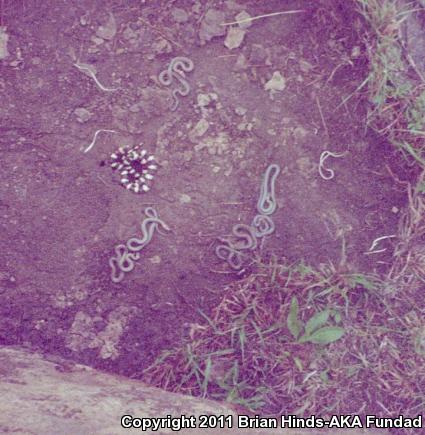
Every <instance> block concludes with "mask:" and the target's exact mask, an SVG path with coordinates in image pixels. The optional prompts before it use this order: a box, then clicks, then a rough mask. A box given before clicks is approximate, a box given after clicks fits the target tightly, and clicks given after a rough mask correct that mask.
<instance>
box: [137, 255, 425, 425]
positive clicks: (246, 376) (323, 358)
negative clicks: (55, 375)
mask: <svg viewBox="0 0 425 435" xmlns="http://www.w3.org/2000/svg"><path fill="white" fill-rule="evenodd" d="M385 289H386V286H385V285H384V283H383V282H381V281H380V280H379V279H378V277H376V276H365V275H361V274H356V275H353V274H341V273H338V272H337V271H335V270H334V269H333V268H329V269H328V270H326V271H325V270H324V271H322V272H318V271H314V270H313V269H311V268H308V267H306V266H304V265H302V264H300V265H297V266H291V267H289V266H285V265H283V264H277V263H276V262H272V263H271V264H269V265H261V266H260V268H259V270H258V271H257V273H254V274H252V275H250V276H249V277H247V278H245V279H243V280H240V281H237V282H235V283H233V284H232V285H230V286H228V287H227V288H226V289H225V294H224V296H223V299H222V301H221V303H220V304H219V305H218V306H217V308H216V309H215V310H213V313H212V316H211V318H210V319H208V320H207V321H206V322H205V324H203V325H194V327H193V330H192V334H191V338H190V340H187V342H186V343H185V344H184V345H183V346H181V347H179V348H177V349H175V350H173V351H169V352H166V353H164V354H163V355H162V356H161V357H160V358H159V359H158V360H157V361H156V363H154V364H153V365H152V366H150V367H149V368H147V369H146V370H145V371H144V376H143V380H144V381H146V382H148V383H149V384H152V385H156V386H158V387H161V388H164V389H167V390H170V391H174V392H180V393H184V394H190V395H193V396H199V397H208V398H212V399H219V400H223V401H229V402H232V403H236V404H239V405H243V406H245V407H246V408H248V409H250V410H256V412H257V413H260V414H261V415H276V416H277V415H281V414H297V415H303V414H305V415H311V414H318V415H322V416H326V415H331V414H335V413H336V414H344V413H359V414H362V413H364V414H366V413H373V412H377V413H378V414H382V413H383V412H384V411H383V410H388V413H387V411H385V413H386V414H388V415H398V413H400V412H401V411H403V413H404V414H405V415H415V412H418V411H419V409H420V407H421V406H423V405H424V404H425V396H424V391H423V387H424V385H421V381H420V380H421V379H425V366H424V364H423V362H422V363H421V359H422V358H423V355H421V352H425V343H422V344H421V341H420V340H422V339H421V338H418V337H423V334H424V324H423V319H422V318H421V316H420V311H419V310H418V311H415V310H413V311H412V305H411V299H410V298H405V295H403V297H401V296H400V295H396V296H394V295H392V294H389V293H388V292H385ZM294 296H296V298H297V299H298V300H299V301H302V302H301V303H300V308H299V320H300V323H301V324H303V325H304V326H306V323H307V321H308V319H310V318H311V317H312V316H313V315H314V314H315V313H319V312H323V311H324V310H328V311H329V313H330V316H329V320H328V321H327V324H328V325H337V324H338V325H339V327H343V328H344V330H345V334H344V335H343V337H342V338H340V339H339V340H336V341H335V342H332V343H328V344H314V343H308V342H302V340H300V339H298V340H297V339H295V338H294V336H293V335H292V334H291V332H290V327H289V325H288V318H289V317H290V312H291V309H290V306H291V301H292V299H293V297H294ZM418 308H419V307H418ZM421 334H422V335H421ZM421 346H424V349H422V347H421ZM422 361H423V360H422Z"/></svg>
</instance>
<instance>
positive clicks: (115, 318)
mask: <svg viewBox="0 0 425 435" xmlns="http://www.w3.org/2000/svg"><path fill="white" fill-rule="evenodd" d="M134 311H135V310H134V309H131V308H128V307H118V308H116V309H115V310H114V311H112V312H111V313H109V315H108V317H107V324H106V326H105V327H104V329H102V330H101V331H99V332H96V323H97V322H102V320H103V319H102V317H101V316H99V315H97V316H94V317H91V316H90V315H88V314H86V313H84V312H83V311H78V312H77V314H76V315H75V319H74V322H73V323H72V326H71V329H70V330H69V331H68V334H67V337H66V347H67V348H69V349H71V350H72V351H73V352H83V351H85V350H86V349H97V350H98V352H99V357H100V358H101V359H109V358H110V359H112V360H114V359H116V358H117V357H118V356H119V349H118V346H119V342H120V339H121V337H122V335H123V333H124V332H125V329H126V326H127V325H128V322H129V321H130V319H131V316H132V314H134Z"/></svg>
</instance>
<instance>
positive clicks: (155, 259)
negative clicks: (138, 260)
mask: <svg viewBox="0 0 425 435" xmlns="http://www.w3.org/2000/svg"><path fill="white" fill-rule="evenodd" d="M149 261H150V262H151V263H152V264H161V261H162V259H161V256H160V255H154V256H153V257H151V258H149Z"/></svg>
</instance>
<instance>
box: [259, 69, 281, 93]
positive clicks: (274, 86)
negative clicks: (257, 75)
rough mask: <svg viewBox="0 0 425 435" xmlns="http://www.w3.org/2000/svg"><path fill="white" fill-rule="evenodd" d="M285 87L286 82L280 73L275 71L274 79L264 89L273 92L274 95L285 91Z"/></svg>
mask: <svg viewBox="0 0 425 435" xmlns="http://www.w3.org/2000/svg"><path fill="white" fill-rule="evenodd" d="M285 87H286V80H285V78H284V77H283V76H282V74H281V73H280V72H279V71H275V72H274V73H273V76H272V78H271V79H270V80H269V81H268V82H267V83H265V85H264V89H265V90H266V91H271V93H272V94H273V93H274V92H280V91H283V90H284V89H285Z"/></svg>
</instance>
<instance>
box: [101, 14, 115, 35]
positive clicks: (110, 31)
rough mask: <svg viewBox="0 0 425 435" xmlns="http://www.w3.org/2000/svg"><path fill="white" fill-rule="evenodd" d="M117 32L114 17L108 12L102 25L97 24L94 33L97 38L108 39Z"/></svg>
mask: <svg viewBox="0 0 425 435" xmlns="http://www.w3.org/2000/svg"><path fill="white" fill-rule="evenodd" d="M116 33H117V22H116V21H115V17H114V16H113V14H112V13H110V14H109V19H108V21H107V22H106V24H105V25H104V26H99V28H98V29H97V32H96V35H97V36H98V37H99V38H102V39H106V40H107V41H110V40H111V39H113V38H114V36H115V34H116Z"/></svg>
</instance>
